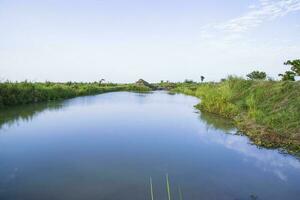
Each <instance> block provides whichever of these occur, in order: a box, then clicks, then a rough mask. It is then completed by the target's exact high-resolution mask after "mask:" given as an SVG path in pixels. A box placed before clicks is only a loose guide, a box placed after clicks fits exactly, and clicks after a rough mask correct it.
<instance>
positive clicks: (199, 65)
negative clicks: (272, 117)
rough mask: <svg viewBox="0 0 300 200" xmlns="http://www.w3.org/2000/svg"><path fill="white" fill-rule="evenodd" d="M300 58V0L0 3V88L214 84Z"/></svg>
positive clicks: (273, 72)
mask: <svg viewBox="0 0 300 200" xmlns="http://www.w3.org/2000/svg"><path fill="white" fill-rule="evenodd" d="M299 58H300V0H242V1H241V0H226V1H225V0H224V1H220V0H151V1H149V0H63V1H61V0H26V1H24V0H0V80H2V81H3V80H11V81H22V80H29V81H46V80H47V81H98V80H100V79H102V78H104V79H105V80H106V81H108V82H120V83H122V82H134V81H136V80H138V79H139V78H143V79H145V80H147V81H150V82H158V81H161V80H169V81H183V80H185V79H193V80H195V81H200V76H202V75H203V76H205V77H206V80H207V81H218V80H220V79H221V78H224V77H226V76H228V75H232V74H234V75H238V76H245V75H246V74H247V73H249V72H251V71H253V70H262V71H265V72H266V73H267V74H268V75H269V76H270V77H273V78H277V74H278V73H282V72H284V71H286V70H288V67H287V66H284V65H283V63H284V62H285V61H286V60H288V59H299Z"/></svg>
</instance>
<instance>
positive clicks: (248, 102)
mask: <svg viewBox="0 0 300 200" xmlns="http://www.w3.org/2000/svg"><path fill="white" fill-rule="evenodd" d="M172 91H173V92H180V93H184V94H187V95H192V96H196V97H199V98H200V99H201V102H200V103H199V104H198V105H196V107H197V108H199V109H200V110H203V111H208V112H211V113H215V114H218V115H222V116H224V117H227V118H230V119H233V120H234V122H235V124H236V125H237V127H238V128H239V129H240V130H241V131H243V132H244V133H245V134H247V135H248V136H249V137H250V138H251V139H252V140H253V141H254V142H255V143H256V144H258V145H262V146H265V147H282V148H285V149H287V150H289V151H292V152H299V151H300V82H299V81H298V82H290V81H284V82H283V81H280V82H278V81H253V80H244V79H242V78H237V77H229V78H228V79H227V80H226V81H224V82H221V83H203V84H179V85H177V87H176V88H174V89H173V90H172Z"/></svg>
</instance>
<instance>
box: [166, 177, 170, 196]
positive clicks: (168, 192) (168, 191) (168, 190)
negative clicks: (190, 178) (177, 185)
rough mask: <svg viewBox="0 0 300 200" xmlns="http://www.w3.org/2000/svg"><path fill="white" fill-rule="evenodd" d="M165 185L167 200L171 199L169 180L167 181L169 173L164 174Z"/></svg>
mask: <svg viewBox="0 0 300 200" xmlns="http://www.w3.org/2000/svg"><path fill="white" fill-rule="evenodd" d="M166 185H167V194H168V200H171V192H170V182H169V175H168V174H166Z"/></svg>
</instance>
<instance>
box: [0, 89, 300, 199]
mask: <svg viewBox="0 0 300 200" xmlns="http://www.w3.org/2000/svg"><path fill="white" fill-rule="evenodd" d="M197 102H198V100H197V99H196V98H193V97H190V96H184V95H177V94H176V95H168V94H166V93H165V92H154V93H152V94H136V93H128V92H118V93H107V94H101V95H96V96H88V97H79V98H74V99H70V100H66V101H63V102H58V103H50V104H35V105H29V106H22V107H20V108H12V109H8V110H7V111H5V112H1V120H2V122H1V126H2V129H0V133H1V134H0V199H1V200H2V199H3V200H6V199H43V200H52V199H64V200H65V199H66V200H67V199H72V200H73V199H78V200H82V199H103V200H109V199H114V200H115V199H123V200H127V199H128V200H129V199H149V196H148V194H149V187H148V181H149V177H150V176H151V177H152V178H153V181H154V187H155V188H154V189H155V195H156V199H166V191H165V180H164V178H163V177H164V176H165V174H166V173H168V174H169V175H170V182H171V190H172V194H177V193H176V192H177V191H176V189H177V188H176V187H177V186H178V185H180V186H181V187H182V191H183V193H184V198H185V199H189V200H198V199H222V200H233V199H249V197H250V196H251V195H252V196H253V198H254V197H257V196H259V199H273V200H274V199H275V200H276V199H278V200H281V199H297V197H299V195H300V191H299V189H298V186H299V184H300V177H299V175H300V165H299V161H298V160H297V159H295V158H293V157H292V156H289V155H282V154H280V153H279V152H278V151H275V150H266V149H259V148H257V147H256V146H254V145H251V144H249V140H248V139H247V137H244V136H239V135H235V134H234V133H235V132H236V129H235V128H234V126H233V124H232V123H231V122H230V121H228V120H226V119H223V118H220V117H217V116H215V115H213V114H209V113H198V114H195V113H194V112H195V109H194V108H193V105H195V104H197ZM13 124H17V126H12V125H13ZM3 127H6V128H3ZM2 133H3V134H2ZM62 194H63V196H62ZM175 196H176V195H174V198H175V199H176V197H177V196H176V197H175ZM38 197H39V198H38ZM177 199H178V198H177Z"/></svg>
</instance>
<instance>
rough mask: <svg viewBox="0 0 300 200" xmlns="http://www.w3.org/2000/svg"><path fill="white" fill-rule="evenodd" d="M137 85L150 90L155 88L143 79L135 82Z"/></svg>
mask: <svg viewBox="0 0 300 200" xmlns="http://www.w3.org/2000/svg"><path fill="white" fill-rule="evenodd" d="M135 84H137V85H140V86H146V87H149V88H153V85H151V84H150V83H148V82H147V81H145V80H143V79H139V80H138V81H137V82H135Z"/></svg>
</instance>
